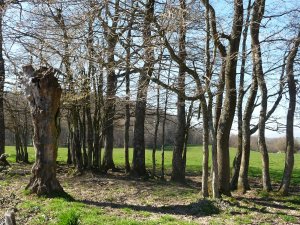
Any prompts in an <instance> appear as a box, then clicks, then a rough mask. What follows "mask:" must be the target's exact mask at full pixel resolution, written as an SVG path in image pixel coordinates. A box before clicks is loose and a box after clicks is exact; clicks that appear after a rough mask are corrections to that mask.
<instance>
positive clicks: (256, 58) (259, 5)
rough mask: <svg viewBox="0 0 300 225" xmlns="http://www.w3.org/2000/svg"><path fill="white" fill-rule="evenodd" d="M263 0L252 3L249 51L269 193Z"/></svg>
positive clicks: (263, 165)
mask: <svg viewBox="0 0 300 225" xmlns="http://www.w3.org/2000/svg"><path fill="white" fill-rule="evenodd" d="M264 8H265V0H256V1H255V2H254V7H253V13H252V20H251V26H250V31H251V49H252V56H253V57H252V60H253V65H254V73H255V76H256V77H257V82H258V86H259V89H260V92H261V109H260V114H259V122H258V131H259V133H258V147H259V150H260V152H261V154H262V167H263V168H262V179H263V189H264V190H266V191H270V190H271V189H272V187H271V179H270V173H269V155H268V150H267V145H266V140H265V130H266V120H267V106H268V90H267V85H266V82H265V78H264V72H263V67H262V58H261V49H260V42H259V29H260V23H261V20H262V18H263V15H264Z"/></svg>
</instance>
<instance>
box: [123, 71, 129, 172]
mask: <svg viewBox="0 0 300 225" xmlns="http://www.w3.org/2000/svg"><path fill="white" fill-rule="evenodd" d="M128 69H129V68H128ZM125 79H126V106H125V128H124V151H125V171H126V173H129V172H130V163H129V128H130V79H129V71H127V74H126V77H125Z"/></svg>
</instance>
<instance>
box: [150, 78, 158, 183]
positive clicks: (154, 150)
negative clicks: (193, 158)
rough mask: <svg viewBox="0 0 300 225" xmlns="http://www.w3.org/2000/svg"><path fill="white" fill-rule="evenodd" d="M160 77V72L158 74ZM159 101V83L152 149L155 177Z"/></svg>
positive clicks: (152, 175)
mask: <svg viewBox="0 0 300 225" xmlns="http://www.w3.org/2000/svg"><path fill="white" fill-rule="evenodd" d="M158 79H159V74H158ZM159 101H160V90H159V86H158V85H157V95H156V120H155V128H154V137H153V149H152V174H151V177H152V178H154V176H155V174H156V157H155V156H156V155H155V154H156V148H157V136H158V128H159V120H160V113H159V112H160V108H159Z"/></svg>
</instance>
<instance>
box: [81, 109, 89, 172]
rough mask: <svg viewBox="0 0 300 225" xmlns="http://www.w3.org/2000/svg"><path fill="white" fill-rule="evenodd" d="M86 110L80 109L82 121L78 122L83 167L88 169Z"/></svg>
mask: <svg viewBox="0 0 300 225" xmlns="http://www.w3.org/2000/svg"><path fill="white" fill-rule="evenodd" d="M85 116H86V108H85V106H84V107H83V109H82V121H81V122H80V130H81V140H82V151H83V167H84V168H85V169H86V168H87V167H88V154H87V151H86V119H85Z"/></svg>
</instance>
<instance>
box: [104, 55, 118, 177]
mask: <svg viewBox="0 0 300 225" xmlns="http://www.w3.org/2000/svg"><path fill="white" fill-rule="evenodd" d="M112 57H113V55H112ZM113 62H114V60H113ZM116 82H117V81H116V76H115V73H114V72H113V71H112V72H111V73H109V74H108V76H107V99H106V109H105V111H106V112H105V124H104V129H105V132H104V133H105V135H104V138H105V142H104V143H105V147H104V148H105V150H104V156H103V161H102V169H103V170H104V171H107V170H109V169H113V170H114V169H115V163H114V161H113V147H114V146H113V145H114V115H115V93H116Z"/></svg>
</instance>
